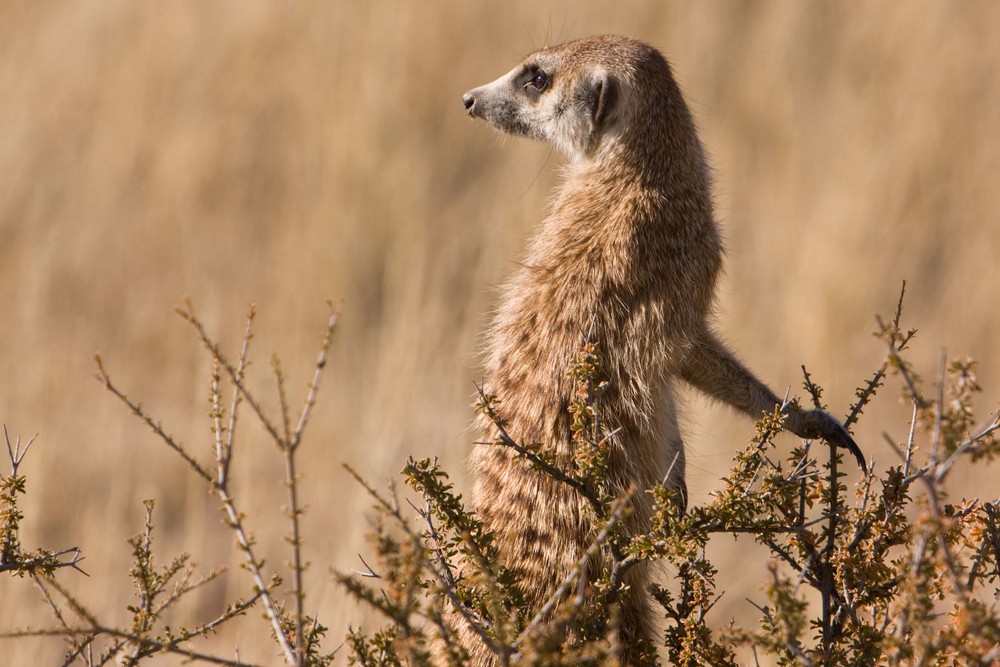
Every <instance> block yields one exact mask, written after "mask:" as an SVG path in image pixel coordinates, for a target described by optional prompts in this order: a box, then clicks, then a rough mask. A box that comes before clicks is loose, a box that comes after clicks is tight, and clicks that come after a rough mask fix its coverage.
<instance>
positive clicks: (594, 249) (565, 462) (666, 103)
mask: <svg viewBox="0 0 1000 667" xmlns="http://www.w3.org/2000/svg"><path fill="white" fill-rule="evenodd" d="M463 101H464V104H465V108H466V110H467V111H468V113H469V114H470V115H471V116H472V117H474V118H482V119H483V120H485V121H487V122H488V123H490V124H491V125H493V126H494V127H495V128H497V129H498V130H500V131H502V132H506V133H510V134H514V135H521V136H526V137H531V138H534V139H539V140H541V141H544V142H546V143H548V144H550V145H552V146H554V147H556V148H558V149H559V150H561V151H562V152H563V153H565V154H566V156H567V157H568V158H569V164H568V165H567V167H566V170H565V171H566V173H565V179H564V181H563V183H562V185H561V187H560V188H559V190H558V191H557V192H556V194H555V197H554V200H553V202H552V205H551V211H550V212H549V214H548V216H547V217H546V218H545V220H544V221H543V222H542V224H541V227H540V229H539V230H538V233H537V235H536V236H535V238H534V239H533V241H532V242H531V244H530V246H529V249H528V253H527V258H526V259H525V261H524V263H523V265H522V266H521V268H519V269H518V270H517V271H516V272H515V274H514V276H513V277H512V279H511V280H510V282H509V283H508V284H507V285H506V287H505V288H504V290H503V291H502V295H503V296H502V301H501V303H500V305H499V309H498V313H497V315H496V319H495V321H494V323H493V325H492V327H491V329H490V330H489V332H488V334H487V342H486V351H485V381H486V387H487V391H488V392H489V393H490V394H494V395H496V396H497V397H498V398H499V399H500V400H501V404H500V408H499V410H500V412H501V413H502V416H503V417H504V419H505V420H507V426H506V428H507V431H508V433H509V434H510V436H511V437H513V438H514V439H515V440H516V441H518V442H520V443H524V444H529V443H540V444H541V446H542V447H544V448H547V449H548V450H549V451H551V452H552V453H554V454H555V456H556V460H557V462H558V464H559V465H560V466H561V467H563V468H564V469H568V468H569V467H570V466H571V465H572V446H573V445H572V438H571V431H570V425H571V423H570V416H569V413H568V411H567V406H568V405H569V403H570V401H571V398H572V395H573V391H574V386H573V380H572V379H571V378H570V377H569V376H568V371H569V370H570V368H571V366H572V364H573V360H574V357H575V354H576V350H577V348H578V346H579V344H580V342H581V332H582V331H587V330H590V331H593V338H594V339H595V340H596V341H597V342H598V344H599V346H600V350H601V355H602V366H603V370H604V373H605V375H606V379H607V380H608V382H609V389H608V391H607V393H606V394H604V395H603V396H602V402H601V405H602V419H603V421H604V423H605V424H606V425H607V427H608V428H609V429H610V430H614V431H616V434H615V435H614V436H613V437H612V438H611V445H612V453H611V460H610V465H609V478H610V482H611V484H612V486H613V487H614V489H615V490H616V491H617V492H619V493H620V492H623V491H624V490H625V489H627V488H628V487H629V486H630V485H634V486H635V487H636V488H637V489H639V490H640V491H642V490H645V489H649V488H650V487H652V486H654V485H655V484H657V483H659V482H661V481H662V480H664V479H666V480H667V484H668V486H671V487H673V488H675V489H677V490H678V491H679V492H680V495H681V497H683V498H686V488H685V484H684V446H683V442H682V438H681V434H680V430H679V428H678V420H677V401H676V398H675V389H674V385H675V383H676V381H677V379H680V380H684V381H686V382H688V383H690V384H692V385H694V386H695V387H697V388H698V389H700V390H702V391H703V392H705V393H707V394H708V395H709V396H711V397H713V398H715V399H718V400H720V401H723V402H725V403H728V404H729V405H731V406H733V407H734V408H736V409H738V410H739V411H741V412H743V413H745V414H747V415H749V416H750V417H751V418H753V419H759V418H760V417H761V415H762V414H763V413H764V412H771V411H772V410H774V408H775V406H776V405H779V404H780V403H781V402H782V401H781V400H780V399H779V398H778V396H777V395H775V393H774V392H772V391H771V390H770V389H769V388H768V387H767V386H766V385H765V384H764V383H762V382H761V381H760V380H758V379H757V378H756V377H755V376H754V375H753V374H752V373H751V372H750V371H749V370H747V368H746V367H744V366H743V365H742V364H741V363H740V362H739V361H738V360H737V359H736V357H735V356H733V354H732V353H731V352H730V351H729V350H728V349H727V348H726V346H725V345H724V344H723V343H722V342H721V341H720V339H719V337H718V336H717V335H716V334H715V333H714V331H713V330H712V327H711V324H710V323H709V319H710V315H711V313H712V306H713V301H714V292H715V283H716V279H717V277H718V274H719V270H720V267H721V265H722V254H723V248H722V242H721V240H720V237H719V229H718V226H717V224H716V221H715V217H714V214H713V206H712V196H711V183H710V176H709V169H708V166H707V164H706V160H705V154H704V150H703V148H702V145H701V142H700V141H699V139H698V136H697V133H696V131H695V127H694V123H693V122H692V119H691V114H690V112H689V111H688V108H687V105H686V104H685V102H684V99H683V97H682V96H681V92H680V89H679V88H678V86H677V83H676V82H675V81H674V77H673V75H672V74H671V70H670V66H669V65H668V64H667V61H666V60H665V59H664V58H663V56H662V55H661V54H660V53H659V52H658V51H657V50H656V49H654V48H652V47H650V46H648V45H646V44H643V43H641V42H638V41H635V40H632V39H628V38H625V37H616V36H603V37H590V38H586V39H581V40H578V41H573V42H569V43H566V44H563V45H560V46H555V47H550V48H545V49H542V50H540V51H538V52H536V53H533V54H531V55H530V56H528V57H527V58H525V60H524V61H523V62H522V63H521V64H519V65H518V66H517V67H515V68H514V69H513V70H511V71H510V72H508V73H507V74H504V75H503V76H501V77H500V78H499V79H497V80H496V81H494V82H493V83H490V84H487V85H485V86H481V87H479V88H475V89H473V90H470V91H469V92H467V93H465V95H464V96H463ZM786 410H787V412H788V414H787V422H786V424H787V426H788V428H789V429H790V430H791V431H792V432H794V433H796V434H797V435H799V436H802V437H806V438H814V437H822V438H824V439H826V440H829V441H831V442H834V443H837V444H839V445H842V446H845V447H848V448H849V449H850V450H851V452H852V453H854V454H855V456H856V457H857V458H858V460H859V462H860V463H861V465H862V467H864V459H863V457H862V456H861V453H860V451H859V450H858V447H857V445H856V444H855V443H854V441H853V439H852V438H851V436H850V435H849V434H848V432H847V431H846V430H845V429H844V428H843V427H842V426H841V424H840V423H839V422H838V421H837V420H836V419H835V418H834V417H832V416H831V415H829V414H827V413H826V412H823V411H819V410H810V411H807V410H801V409H799V408H798V407H797V406H794V405H792V406H789V407H788V408H786ZM481 426H482V429H483V431H484V434H485V436H486V437H485V439H486V440H489V441H493V440H496V439H497V434H496V427H495V426H494V425H493V424H492V423H490V422H489V421H488V420H486V419H483V420H482V424H481ZM471 468H472V473H473V476H474V487H473V493H472V499H473V504H474V506H475V508H476V510H477V511H478V512H479V513H480V516H481V517H482V518H483V519H484V520H485V522H486V525H487V526H488V527H489V528H490V529H491V530H493V531H495V533H496V540H497V544H498V546H499V548H500V552H501V554H502V555H503V557H504V558H505V559H506V563H507V565H508V566H509V567H511V568H512V569H513V570H514V571H515V572H518V573H519V574H520V575H521V576H522V577H523V582H524V584H523V589H524V591H525V594H526V595H528V596H529V599H530V600H531V601H533V603H535V606H536V608H537V607H539V606H541V604H543V603H544V601H545V600H546V599H548V598H549V596H551V594H552V593H553V592H554V591H555V589H556V588H557V587H558V585H559V583H560V582H561V581H562V580H563V579H564V578H565V577H566V575H567V574H568V572H569V571H570V570H571V569H572V568H573V567H574V564H575V563H576V562H577V561H578V560H579V558H580V557H581V555H582V554H583V553H584V552H585V550H586V549H587V547H588V546H589V545H590V544H591V543H592V541H593V539H594V531H593V527H592V523H591V519H590V516H591V514H590V510H589V509H588V507H587V506H586V502H585V501H584V500H583V499H582V498H581V497H580V496H579V494H578V493H577V492H576V491H574V490H573V489H571V488H569V487H568V486H567V485H565V484H561V483H560V482H558V481H554V480H552V479H550V478H548V477H546V476H544V475H542V474H541V473H539V472H537V471H535V470H532V469H530V468H529V467H528V466H527V465H525V463H524V462H523V461H518V460H515V456H514V453H513V452H512V451H511V450H510V449H509V448H506V447H499V446H497V447H491V446H480V447H477V448H476V449H475V450H474V451H473V454H472V457H471ZM635 498H636V500H635V501H634V504H635V512H634V513H633V514H632V516H631V517H630V520H631V522H632V523H633V526H631V527H632V528H636V529H642V528H643V527H645V526H646V525H647V524H648V519H649V516H650V511H651V507H650V500H649V497H648V494H644V493H639V494H637V495H636V497H635ZM630 576H631V579H630V581H629V584H630V585H631V587H632V590H633V591H637V592H636V593H633V594H631V595H630V596H629V597H628V599H627V600H625V601H624V603H623V609H622V616H621V618H622V622H621V627H622V633H623V641H624V643H625V645H626V646H637V645H639V644H641V643H642V642H643V641H645V640H651V639H652V638H653V634H652V626H653V623H652V615H651V612H650V610H649V608H648V602H647V599H646V598H647V596H646V595H645V593H644V592H643V589H644V585H645V583H646V576H647V575H646V574H645V573H644V572H643V571H642V570H641V569H639V568H634V569H633V570H632V571H631V572H630ZM629 659H630V658H629V656H626V660H627V661H628V660H629ZM631 659H632V660H634V659H635V656H634V655H633V656H632V657H631ZM476 661H477V662H478V663H480V664H488V663H490V659H489V657H488V656H486V655H484V654H478V655H477V656H476Z"/></svg>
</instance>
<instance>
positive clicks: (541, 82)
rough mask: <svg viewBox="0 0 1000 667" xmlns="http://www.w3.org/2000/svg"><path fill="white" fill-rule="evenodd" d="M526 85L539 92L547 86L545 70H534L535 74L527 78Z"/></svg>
mask: <svg viewBox="0 0 1000 667" xmlns="http://www.w3.org/2000/svg"><path fill="white" fill-rule="evenodd" d="M527 85H528V86H531V87H532V88H534V89H535V90H537V91H539V92H541V91H543V90H545V89H546V88H548V87H549V75H548V74H546V73H545V72H536V73H535V75H534V76H533V77H531V79H529V80H528V83H527ZM525 87H527V86H525Z"/></svg>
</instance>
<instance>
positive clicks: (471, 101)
mask: <svg viewBox="0 0 1000 667" xmlns="http://www.w3.org/2000/svg"><path fill="white" fill-rule="evenodd" d="M462 104H464V105H465V110H466V111H468V112H469V114H472V107H474V106H475V105H476V98H475V96H474V95H472V93H466V94H465V95H462Z"/></svg>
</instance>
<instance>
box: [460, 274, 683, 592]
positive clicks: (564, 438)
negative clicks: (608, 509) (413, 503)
mask: <svg viewBox="0 0 1000 667" xmlns="http://www.w3.org/2000/svg"><path fill="white" fill-rule="evenodd" d="M550 289H551V288H550V287H549V286H542V287H541V288H540V289H538V290H537V291H531V290H529V289H527V288H525V286H523V285H522V286H521V289H520V290H519V291H518V292H516V294H517V297H516V298H515V299H512V300H510V301H508V302H506V303H505V304H503V305H502V306H501V310H500V313H499V315H498V320H497V322H496V326H495V327H494V329H493V332H492V340H491V341H490V345H489V347H488V350H489V355H488V357H487V364H486V370H487V376H486V390H487V392H488V393H490V394H492V395H495V396H496V397H497V399H498V404H497V412H498V414H499V415H500V416H501V417H502V418H503V419H504V420H505V425H504V429H505V430H506V432H507V433H508V434H509V435H510V436H511V437H512V438H513V439H514V440H515V441H516V442H518V443H519V444H521V445H537V446H539V447H541V448H542V449H544V450H547V451H549V452H553V453H554V454H555V455H556V462H557V465H559V466H560V467H561V468H562V469H564V470H566V471H568V472H572V470H573V440H572V436H571V430H570V425H571V417H570V414H569V409H568V408H569V405H570V401H571V400H572V397H573V394H574V390H575V387H574V381H573V379H572V378H571V377H570V370H571V369H572V366H573V364H574V358H575V354H576V352H577V350H578V349H579V347H580V345H581V344H582V343H583V342H584V341H585V339H586V338H587V337H588V336H591V337H594V338H595V339H597V340H608V341H611V342H617V341H618V340H619V339H620V338H621V337H622V336H624V335H627V334H628V333H629V331H630V330H631V329H632V325H631V324H630V323H629V318H630V317H631V316H632V314H631V313H630V312H629V311H628V309H627V308H617V309H615V310H609V309H608V306H607V303H601V302H600V300H599V299H598V298H597V297H596V296H595V298H593V299H586V298H584V297H583V295H582V294H581V293H580V292H582V290H581V291H580V292H578V293H577V294H576V295H575V298H574V299H564V300H561V301H559V303H560V304H561V306H562V307H553V305H552V302H551V301H549V303H548V304H547V305H546V304H543V303H542V300H543V298H544V299H550V298H551V296H552V292H551V291H547V290H550ZM595 294H596V291H595ZM600 352H601V355H602V358H601V363H602V367H603V372H604V374H605V376H606V378H607V379H608V381H609V386H608V390H607V392H606V393H605V394H604V395H603V396H602V398H601V400H600V403H599V405H598V410H599V414H600V419H601V421H602V423H603V425H604V427H605V428H606V430H607V431H608V432H609V433H610V432H614V435H613V436H612V438H611V443H612V456H611V460H610V462H609V463H610V469H609V479H608V481H609V483H610V485H611V486H612V487H613V489H612V491H613V492H614V493H615V495H621V494H622V493H624V492H625V491H626V489H628V488H629V487H635V488H636V490H637V491H638V493H636V495H635V498H636V500H635V503H636V510H637V511H636V512H634V513H633V514H632V518H631V519H630V522H632V523H635V526H634V528H636V529H641V528H643V527H645V524H646V523H647V520H648V516H649V508H648V507H647V505H648V494H645V493H642V492H643V491H645V490H646V489H648V488H650V487H651V486H653V485H654V484H656V483H658V482H660V481H661V480H662V479H663V477H664V476H665V475H666V474H667V472H668V471H670V474H671V477H674V476H675V473H674V471H676V475H677V476H678V478H679V479H683V453H682V449H681V444H680V437H679V434H678V431H677V417H676V408H675V398H674V392H673V387H672V385H671V382H670V380H669V378H668V377H667V376H665V375H663V374H658V375H654V374H652V372H651V369H655V367H656V365H655V364H651V363H649V362H648V359H637V358H634V357H635V356H636V355H640V356H643V357H648V356H649V355H648V353H647V352H646V351H645V350H641V349H639V348H637V347H636V346H634V345H633V346H631V347H630V346H626V345H618V344H615V345H608V346H607V349H604V348H602V349H601V350H600ZM480 427H481V428H482V431H483V435H484V438H483V440H484V441H485V442H494V441H495V440H496V439H497V432H498V428H497V426H496V425H495V424H493V423H491V422H489V420H486V419H485V418H484V419H483V420H482V421H481V423H480ZM678 459H679V460H678ZM471 462H472V467H473V470H474V474H475V480H476V483H475V486H474V493H473V496H474V500H475V504H476V506H477V507H478V508H479V510H480V512H482V513H483V515H484V516H485V518H486V519H487V520H488V522H489V524H491V526H492V527H493V528H494V529H496V530H498V533H499V535H500V537H501V540H500V544H501V545H503V546H502V548H503V549H504V550H505V551H507V552H508V553H516V554H521V555H524V557H523V558H520V559H519V562H518V564H517V567H518V569H522V570H524V574H525V575H530V576H531V580H533V581H540V580H547V579H552V580H553V581H551V582H548V583H550V584H552V585H553V586H555V585H557V583H558V582H557V581H556V580H557V579H561V577H562V576H565V572H566V571H568V568H570V567H572V565H573V564H574V563H575V561H576V559H577V558H578V557H579V556H580V555H581V554H582V553H583V551H585V550H586V547H587V546H588V545H589V543H590V541H591V540H592V539H593V534H592V532H593V524H592V516H591V510H590V509H589V508H588V507H587V502H586V500H585V499H584V498H583V497H582V496H581V495H580V494H579V493H578V492H577V491H575V490H573V489H572V488H570V487H569V486H568V485H566V484H564V483H561V482H558V481H555V480H553V479H551V478H550V477H549V476H546V475H544V474H543V473H540V472H539V471H536V470H533V469H531V468H530V467H529V466H528V464H527V463H526V462H524V461H519V460H517V458H516V454H515V452H514V451H513V450H512V449H510V448H508V447H504V446H502V445H495V444H485V445H479V446H477V448H476V449H475V450H474V452H473V455H472V461H471ZM671 464H673V470H671ZM546 589H547V587H546V586H542V587H541V588H540V589H539V590H540V591H542V590H546Z"/></svg>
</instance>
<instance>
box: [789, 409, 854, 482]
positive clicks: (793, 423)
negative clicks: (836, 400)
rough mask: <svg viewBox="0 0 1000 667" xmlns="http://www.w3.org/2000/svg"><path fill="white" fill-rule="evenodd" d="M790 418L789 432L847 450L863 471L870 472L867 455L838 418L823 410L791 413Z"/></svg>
mask: <svg viewBox="0 0 1000 667" xmlns="http://www.w3.org/2000/svg"><path fill="white" fill-rule="evenodd" d="M788 416H789V430H790V431H792V432H793V433H795V435H797V436H799V437H800V438H808V439H816V438H821V439H823V440H826V441H827V442H830V443H833V444H835V445H837V446H838V447H843V448H844V449H847V450H848V451H849V452H851V454H853V455H854V458H855V459H857V461H858V466H859V467H860V468H861V470H862V471H863V472H866V473H867V472H868V466H867V464H866V462H865V455H864V454H862V453H861V448H860V447H858V443H856V442H854V438H853V437H851V434H850V433H848V432H847V429H846V428H844V426H843V425H842V424H841V423H840V422H839V421H838V420H837V418H836V417H834V416H833V415H831V414H830V413H828V412H824V411H823V410H796V411H794V412H793V411H789V412H788Z"/></svg>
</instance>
